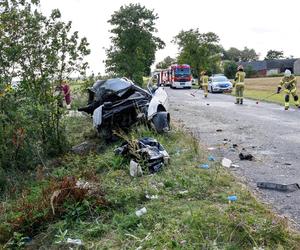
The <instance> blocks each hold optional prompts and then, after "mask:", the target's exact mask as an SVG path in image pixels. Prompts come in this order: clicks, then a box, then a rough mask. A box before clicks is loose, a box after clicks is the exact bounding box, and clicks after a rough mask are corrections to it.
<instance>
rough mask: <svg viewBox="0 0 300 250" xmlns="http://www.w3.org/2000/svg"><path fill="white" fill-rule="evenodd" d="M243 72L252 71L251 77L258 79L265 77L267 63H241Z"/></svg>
mask: <svg viewBox="0 0 300 250" xmlns="http://www.w3.org/2000/svg"><path fill="white" fill-rule="evenodd" d="M241 64H242V65H243V67H244V69H245V70H247V69H248V70H251V71H254V73H253V77H260V76H266V75H267V62H266V61H254V62H242V63H241Z"/></svg>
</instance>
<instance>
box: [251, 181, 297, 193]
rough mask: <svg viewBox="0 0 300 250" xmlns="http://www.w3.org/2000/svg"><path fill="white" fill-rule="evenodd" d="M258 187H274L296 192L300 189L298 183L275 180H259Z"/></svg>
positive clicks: (283, 190) (274, 188) (279, 189)
mask: <svg viewBox="0 0 300 250" xmlns="http://www.w3.org/2000/svg"><path fill="white" fill-rule="evenodd" d="M257 187H259V188H264V189H273V190H277V191H282V192H294V191H296V190H299V189H300V186H299V184H298V183H293V184H278V183H273V182H257Z"/></svg>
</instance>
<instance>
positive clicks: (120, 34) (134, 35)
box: [105, 4, 165, 84]
mask: <svg viewBox="0 0 300 250" xmlns="http://www.w3.org/2000/svg"><path fill="white" fill-rule="evenodd" d="M157 19H158V16H157V14H154V12H153V10H148V9H146V8H145V7H144V6H141V5H140V4H129V5H125V6H122V7H121V8H120V9H119V10H118V11H116V12H114V14H113V15H112V16H111V19H110V20H109V21H108V22H109V23H110V24H111V25H112V26H113V28H112V30H111V31H110V32H111V33H112V34H113V36H112V37H111V43H112V45H111V46H110V48H108V49H107V50H106V55H107V60H106V61H105V64H106V71H107V72H108V73H115V74H118V75H121V76H125V77H128V78H130V79H132V80H134V81H135V82H136V83H138V84H142V83H143V78H142V77H143V75H149V74H150V71H151V69H150V66H151V65H152V64H153V62H154V59H155V52H156V51H157V50H158V49H162V48H163V47H164V46H165V43H164V42H163V41H162V40H161V39H160V38H158V37H156V36H154V33H155V32H157V30H156V28H155V21H156V20H157Z"/></svg>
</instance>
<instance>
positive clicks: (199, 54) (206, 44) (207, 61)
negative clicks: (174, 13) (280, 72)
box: [173, 29, 221, 77]
mask: <svg viewBox="0 0 300 250" xmlns="http://www.w3.org/2000/svg"><path fill="white" fill-rule="evenodd" d="M219 40H220V39H219V37H218V36H217V35H216V34H215V33H213V32H208V33H199V30H198V29H196V30H193V29H190V30H188V31H181V32H180V33H179V34H178V35H177V36H175V38H174V40H173V42H174V43H175V44H177V45H178V47H179V56H178V58H177V61H178V63H186V64H189V65H190V66H191V67H192V69H193V75H194V76H196V77H199V71H201V70H209V71H212V72H217V71H219V63H220V60H221V46H220V45H219Z"/></svg>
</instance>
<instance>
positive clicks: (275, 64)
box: [266, 59, 297, 69]
mask: <svg viewBox="0 0 300 250" xmlns="http://www.w3.org/2000/svg"><path fill="white" fill-rule="evenodd" d="M295 61H297V59H281V60H267V61H266V62H267V69H280V68H293V67H294V62H295Z"/></svg>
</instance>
